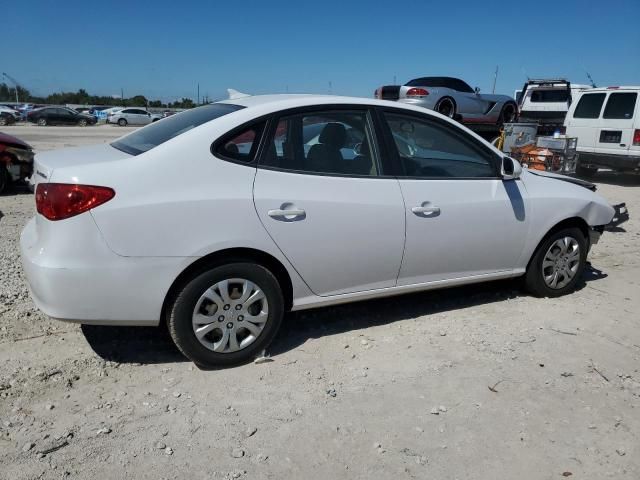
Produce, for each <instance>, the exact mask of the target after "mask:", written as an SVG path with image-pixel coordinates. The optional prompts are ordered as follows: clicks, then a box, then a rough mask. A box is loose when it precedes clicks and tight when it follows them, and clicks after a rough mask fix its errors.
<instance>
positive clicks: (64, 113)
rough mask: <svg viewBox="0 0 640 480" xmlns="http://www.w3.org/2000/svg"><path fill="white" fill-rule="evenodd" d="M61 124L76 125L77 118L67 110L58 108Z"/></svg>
mask: <svg viewBox="0 0 640 480" xmlns="http://www.w3.org/2000/svg"><path fill="white" fill-rule="evenodd" d="M56 113H57V114H58V119H59V122H60V123H61V124H63V125H72V124H74V123H75V116H74V115H73V113H71V111H69V110H67V109H66V108H57V109H56Z"/></svg>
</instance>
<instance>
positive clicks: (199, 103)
mask: <svg viewBox="0 0 640 480" xmlns="http://www.w3.org/2000/svg"><path fill="white" fill-rule="evenodd" d="M197 105H200V83H198V103H197Z"/></svg>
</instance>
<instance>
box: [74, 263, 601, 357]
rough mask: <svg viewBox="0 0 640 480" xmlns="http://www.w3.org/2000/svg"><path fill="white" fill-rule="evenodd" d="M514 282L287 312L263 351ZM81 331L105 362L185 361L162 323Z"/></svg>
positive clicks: (496, 294) (512, 292) (481, 295)
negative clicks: (276, 333)
mask: <svg viewBox="0 0 640 480" xmlns="http://www.w3.org/2000/svg"><path fill="white" fill-rule="evenodd" d="M606 277H607V274H606V273H604V272H602V271H601V270H598V269H596V268H594V267H592V266H591V265H587V268H586V269H585V272H584V274H583V277H582V279H581V282H580V283H579V284H578V285H577V288H576V289H577V290H581V289H582V288H584V287H585V286H586V285H587V283H588V282H592V281H597V280H600V279H603V278H606ZM520 285H521V281H520V279H509V280H500V281H495V282H486V283H478V284H473V285H466V286H462V287H454V288H447V289H439V290H431V291H427V292H417V293H411V294H405V295H397V296H393V297H388V298H381V299H376V300H367V301H361V302H354V303H350V304H345V305H339V306H334V307H324V308H317V309H313V310H308V311H302V312H292V313H289V314H287V315H286V316H285V319H284V322H283V324H282V327H281V330H280V332H279V333H278V336H277V337H276V339H275V340H274V342H273V344H272V345H271V347H269V349H268V350H267V354H268V355H270V356H272V357H275V356H278V355H280V354H283V353H286V352H288V351H291V350H294V349H296V348H298V347H300V346H301V345H303V344H304V343H306V342H307V341H308V340H309V339H314V338H320V337H326V336H330V335H339V334H343V333H346V332H353V331H358V330H365V329H367V328H370V327H375V326H379V325H387V324H390V323H394V322H398V321H402V320H407V319H411V318H417V317H422V316H425V315H433V314H437V313H442V312H454V311H456V310H459V309H463V308H470V307H474V306H478V305H486V304H490V303H495V302H503V301H505V300H509V299H513V298H516V297H519V296H522V295H526V294H525V293H523V292H522V290H521V288H520ZM82 333H83V334H84V336H85V338H86V339H87V342H88V343H89V346H90V347H91V348H92V349H93V351H94V352H95V353H96V354H97V355H98V356H99V357H101V358H102V359H104V360H107V361H112V362H117V363H142V364H158V363H177V362H186V361H188V360H187V359H186V358H185V357H184V356H183V355H182V354H181V353H180V351H179V350H178V349H177V348H176V346H175V345H174V344H173V341H172V340H171V337H170V335H169V332H168V330H167V328H166V326H165V325H164V324H163V325H161V326H160V327H112V326H109V327H105V326H95V325H82ZM205 370H216V369H208V368H207V369H205Z"/></svg>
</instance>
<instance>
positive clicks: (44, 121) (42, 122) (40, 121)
mask: <svg viewBox="0 0 640 480" xmlns="http://www.w3.org/2000/svg"><path fill="white" fill-rule="evenodd" d="M38 125H39V126H41V127H46V126H47V119H46V118H39V119H38Z"/></svg>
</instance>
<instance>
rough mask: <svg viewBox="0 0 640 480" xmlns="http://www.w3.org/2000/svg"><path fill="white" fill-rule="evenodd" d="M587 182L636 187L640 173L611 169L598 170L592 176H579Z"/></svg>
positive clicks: (639, 181)
mask: <svg viewBox="0 0 640 480" xmlns="http://www.w3.org/2000/svg"><path fill="white" fill-rule="evenodd" d="M579 178H583V179H584V180H587V181H589V182H592V183H595V184H596V185H597V184H598V183H603V184H605V185H616V186H620V187H637V186H638V185H640V175H638V174H632V173H621V172H614V171H611V170H600V171H598V173H597V174H596V175H595V176H593V177H579Z"/></svg>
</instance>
